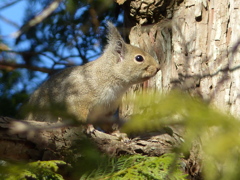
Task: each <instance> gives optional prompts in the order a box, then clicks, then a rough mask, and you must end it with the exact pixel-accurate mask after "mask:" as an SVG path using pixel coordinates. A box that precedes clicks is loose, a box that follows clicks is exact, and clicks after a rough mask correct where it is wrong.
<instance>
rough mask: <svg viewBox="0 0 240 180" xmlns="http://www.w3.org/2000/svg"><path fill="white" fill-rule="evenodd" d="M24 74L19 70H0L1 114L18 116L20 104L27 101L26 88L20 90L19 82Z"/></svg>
mask: <svg viewBox="0 0 240 180" xmlns="http://www.w3.org/2000/svg"><path fill="white" fill-rule="evenodd" d="M21 76H22V74H21V73H20V72H19V71H17V70H14V71H7V70H0V115H1V116H12V117H14V116H16V115H17V113H18V108H19V105H20V104H21V103H22V102H24V101H26V100H27V98H28V94H27V92H26V91H25V89H21V90H20V91H19V89H20V88H19V87H18V85H17V83H18V82H19V81H20V80H21Z"/></svg>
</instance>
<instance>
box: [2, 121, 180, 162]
mask: <svg viewBox="0 0 240 180" xmlns="http://www.w3.org/2000/svg"><path fill="white" fill-rule="evenodd" d="M169 132H172V131H169V129H162V130H161V131H158V132H151V133H147V134H145V135H142V136H141V137H140V136H138V137H137V138H132V139H131V138H128V137H127V136H125V134H121V133H115V134H113V135H111V134H106V133H103V132H100V131H98V130H95V129H94V130H92V131H91V132H90V133H87V134H85V133H84V132H83V128H82V127H80V126H76V127H74V126H69V125H66V124H62V123H48V122H37V121H19V120H16V119H11V118H8V117H0V144H1V147H0V159H11V160H50V159H63V160H66V157H65V156H66V151H67V150H69V149H70V148H71V147H72V146H73V145H74V141H76V140H80V139H84V138H90V139H91V140H92V141H93V142H94V143H95V144H96V145H97V147H98V148H99V150H101V151H102V152H104V153H105V154H108V155H111V156H118V155H122V154H144V155H149V156H160V155H163V154H165V153H167V152H170V150H171V149H172V148H173V147H177V146H178V145H179V144H180V143H181V139H180V136H179V134H176V133H169ZM86 136H87V137H86ZM79 148H80V149H81V144H80V145H79Z"/></svg>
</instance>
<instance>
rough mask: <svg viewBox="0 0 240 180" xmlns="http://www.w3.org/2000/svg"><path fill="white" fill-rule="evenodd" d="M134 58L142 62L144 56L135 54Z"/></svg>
mask: <svg viewBox="0 0 240 180" xmlns="http://www.w3.org/2000/svg"><path fill="white" fill-rule="evenodd" d="M135 60H136V61H137V62H143V61H144V58H143V57H142V56H141V55H137V56H136V57H135Z"/></svg>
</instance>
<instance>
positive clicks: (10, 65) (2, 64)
mask: <svg viewBox="0 0 240 180" xmlns="http://www.w3.org/2000/svg"><path fill="white" fill-rule="evenodd" d="M16 68H26V69H30V70H32V71H39V72H44V73H49V74H50V73H52V72H53V71H55V70H53V69H49V68H44V67H37V66H31V65H26V64H16V63H12V62H6V61H0V69H7V70H14V69H16Z"/></svg>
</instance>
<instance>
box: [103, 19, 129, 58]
mask: <svg viewBox="0 0 240 180" xmlns="http://www.w3.org/2000/svg"><path fill="white" fill-rule="evenodd" d="M107 26H108V46H110V47H112V48H113V50H114V51H115V52H117V53H118V54H120V56H121V57H123V56H124V51H125V42H124V40H123V38H122V36H121V35H120V33H119V32H118V30H117V28H116V27H115V26H114V25H113V24H112V23H111V22H109V21H108V22H107Z"/></svg>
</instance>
